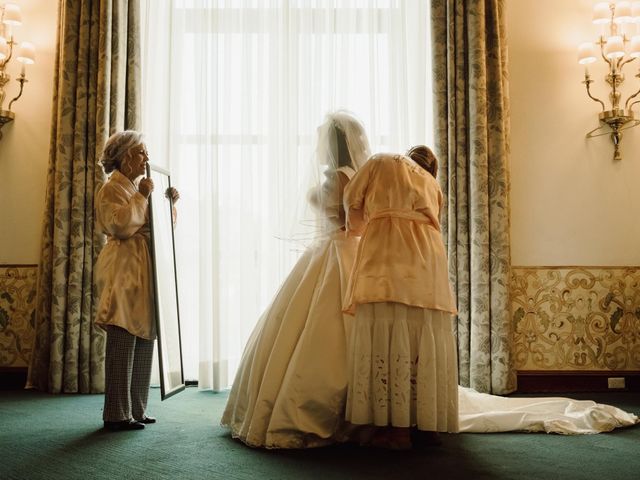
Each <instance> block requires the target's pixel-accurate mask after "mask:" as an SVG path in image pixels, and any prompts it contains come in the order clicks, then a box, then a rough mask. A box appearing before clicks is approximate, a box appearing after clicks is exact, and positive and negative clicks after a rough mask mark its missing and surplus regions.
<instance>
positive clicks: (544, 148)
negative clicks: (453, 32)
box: [0, 0, 640, 266]
mask: <svg viewBox="0 0 640 480" xmlns="http://www.w3.org/2000/svg"><path fill="white" fill-rule="evenodd" d="M0 1H2V0H0ZM593 3H594V1H592V0H562V1H557V0H535V1H534V0H507V27H508V36H509V45H508V48H509V60H510V75H511V77H510V93H511V114H512V117H511V120H512V141H511V150H512V152H511V172H512V190H511V194H512V196H511V199H512V219H511V234H512V247H513V248H512V263H513V264H514V265H522V266H541V265H640V222H639V221H638V219H640V155H639V153H640V127H638V128H637V129H636V130H629V131H627V132H625V135H624V140H623V144H622V150H623V156H624V158H623V160H622V161H621V162H617V163H614V162H613V160H612V159H611V157H612V152H613V150H612V146H611V142H610V140H609V139H608V137H600V138H595V139H590V140H586V139H585V137H584V136H585V133H586V132H587V131H589V130H591V129H592V128H594V127H595V126H596V125H597V112H598V105H597V104H595V103H594V102H592V101H590V100H589V99H588V98H587V97H586V94H585V92H584V86H583V85H582V84H581V83H580V82H581V81H582V77H583V67H582V66H580V65H578V64H577V62H576V46H577V45H578V44H579V43H580V42H582V41H587V40H591V39H594V38H595V37H596V35H597V30H596V28H595V27H594V26H593V25H591V23H590V19H591V7H592V5H593ZM18 4H19V5H20V7H21V9H22V11H23V18H24V25H22V26H21V27H19V28H16V32H15V33H16V36H18V38H19V39H30V40H31V41H33V42H34V43H35V45H36V48H37V63H36V64H35V65H33V66H30V67H29V71H28V78H29V83H28V84H26V88H25V93H24V95H23V98H22V99H20V101H19V102H16V103H15V104H14V110H15V112H16V117H17V118H16V120H15V121H14V122H13V123H12V124H9V125H7V126H5V127H4V128H3V134H4V138H3V139H2V141H0V205H1V206H2V208H0V264H6V263H37V261H38V258H39V246H40V235H41V224H42V214H43V209H44V196H45V183H46V170H47V161H48V150H49V133H50V127H51V97H52V90H53V69H54V56H55V40H56V38H55V37H56V24H57V9H58V2H56V1H54V0H20V1H18ZM596 65H597V66H592V68H591V72H592V74H593V77H594V79H595V80H596V81H597V84H595V85H594V91H595V92H596V93H597V94H599V95H600V96H605V95H606V92H605V89H604V88H603V80H602V77H603V75H604V69H603V66H602V64H601V62H598V63H597V64H596ZM629 66H631V65H629ZM637 71H638V70H637V67H634V69H628V71H627V78H628V80H627V81H628V82H629V83H631V81H632V80H633V81H635V84H636V85H637V84H638V81H637V79H635V78H632V75H633V74H635V73H637ZM10 74H11V75H12V77H14V76H15V74H16V72H15V70H14V71H11V72H10ZM13 83H15V81H14V80H12V81H11V82H10V85H11V84H13ZM14 91H15V90H14V86H13V85H11V86H10V87H9V92H8V95H7V96H9V97H11V96H12V95H13V94H14ZM636 111H637V108H636Z"/></svg>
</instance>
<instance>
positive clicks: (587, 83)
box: [582, 73, 605, 112]
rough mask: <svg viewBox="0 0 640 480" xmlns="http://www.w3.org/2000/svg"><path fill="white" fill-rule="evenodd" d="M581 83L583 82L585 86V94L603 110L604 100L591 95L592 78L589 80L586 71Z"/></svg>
mask: <svg viewBox="0 0 640 480" xmlns="http://www.w3.org/2000/svg"><path fill="white" fill-rule="evenodd" d="M582 83H584V84H585V86H586V87H587V95H588V96H589V98H590V99H591V100H593V101H594V102H598V103H599V104H600V105H602V111H603V112H604V111H605V106H604V102H603V101H602V100H600V99H599V98H596V97H594V96H593V95H591V84H592V83H593V80H591V77H590V76H589V74H588V73H586V74H585V75H584V82H582Z"/></svg>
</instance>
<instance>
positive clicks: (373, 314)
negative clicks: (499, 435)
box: [344, 147, 458, 449]
mask: <svg viewBox="0 0 640 480" xmlns="http://www.w3.org/2000/svg"><path fill="white" fill-rule="evenodd" d="M425 149H426V147H424V148H419V149H412V150H410V151H409V152H408V155H409V156H410V157H411V158H409V157H408V156H404V155H394V154H377V155H374V156H373V157H371V158H370V159H369V161H368V162H367V163H366V164H365V165H364V167H363V168H361V169H360V170H359V171H358V172H357V173H356V174H355V175H354V177H353V179H352V180H351V181H350V182H349V185H347V188H346V189H345V192H344V206H345V211H346V214H347V230H348V232H349V233H351V234H355V235H360V234H361V235H362V239H361V241H360V245H359V249H358V254H357V257H356V258H357V259H356V262H355V265H354V267H353V270H352V273H351V279H350V284H349V288H348V292H347V300H346V308H345V311H346V312H347V313H349V314H352V315H355V318H354V319H353V322H354V325H353V333H352V336H351V339H350V345H349V354H348V355H349V389H348V392H347V405H346V419H347V420H348V421H350V422H351V423H353V424H356V425H375V426H377V427H381V428H379V430H378V432H377V434H376V436H374V438H373V440H372V443H373V444H374V445H376V446H380V447H386V448H390V449H407V448H411V439H410V428H411V427H417V429H418V430H422V431H425V432H430V433H429V434H427V435H426V438H430V441H431V442H433V443H436V442H437V441H438V439H437V433H435V432H456V431H457V430H458V391H457V364H456V348H455V341H454V338H453V333H452V328H451V315H453V314H455V313H456V307H455V301H454V297H453V294H452V291H451V287H450V285H449V279H448V274H447V257H446V253H445V249H444V244H443V241H442V236H441V234H440V222H439V217H440V210H441V208H442V204H443V196H442V192H441V190H440V187H439V186H438V183H437V181H436V179H435V175H436V173H437V161H436V158H435V156H434V155H433V154H432V153H431V152H430V151H427V150H428V149H426V150H425Z"/></svg>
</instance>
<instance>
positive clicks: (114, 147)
mask: <svg viewBox="0 0 640 480" xmlns="http://www.w3.org/2000/svg"><path fill="white" fill-rule="evenodd" d="M141 143H142V133H140V132H138V131H136V130H124V131H122V132H116V133H114V134H113V135H111V136H110V137H109V140H107V143H105V144H104V150H102V155H101V156H100V163H101V164H102V168H103V170H104V173H107V174H108V173H111V172H113V171H114V170H120V164H121V163H122V157H123V156H124V155H125V154H126V153H127V152H128V151H129V150H130V149H131V148H133V147H135V146H136V145H139V144H141Z"/></svg>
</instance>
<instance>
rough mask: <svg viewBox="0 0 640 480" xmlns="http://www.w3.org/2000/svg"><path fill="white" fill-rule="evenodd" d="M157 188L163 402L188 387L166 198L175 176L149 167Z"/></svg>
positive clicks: (154, 248)
mask: <svg viewBox="0 0 640 480" xmlns="http://www.w3.org/2000/svg"><path fill="white" fill-rule="evenodd" d="M147 176H148V177H149V178H151V179H152V180H153V184H154V189H153V192H152V194H151V197H150V199H149V209H150V214H151V254H152V257H153V277H154V284H155V300H156V301H155V309H156V326H157V332H158V358H159V366H160V389H161V396H162V400H165V399H167V398H169V397H170V396H172V395H175V394H176V393H178V392H181V391H182V390H184V388H185V383H184V371H183V367H182V345H181V341H180V309H179V305H178V284H177V275H176V257H175V244H174V237H173V228H174V221H173V215H172V210H173V204H172V203H173V202H172V200H171V198H169V196H167V195H166V192H167V190H168V189H169V188H170V187H171V177H170V175H169V172H167V171H166V170H164V169H162V168H160V167H156V166H154V165H149V166H147Z"/></svg>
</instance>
